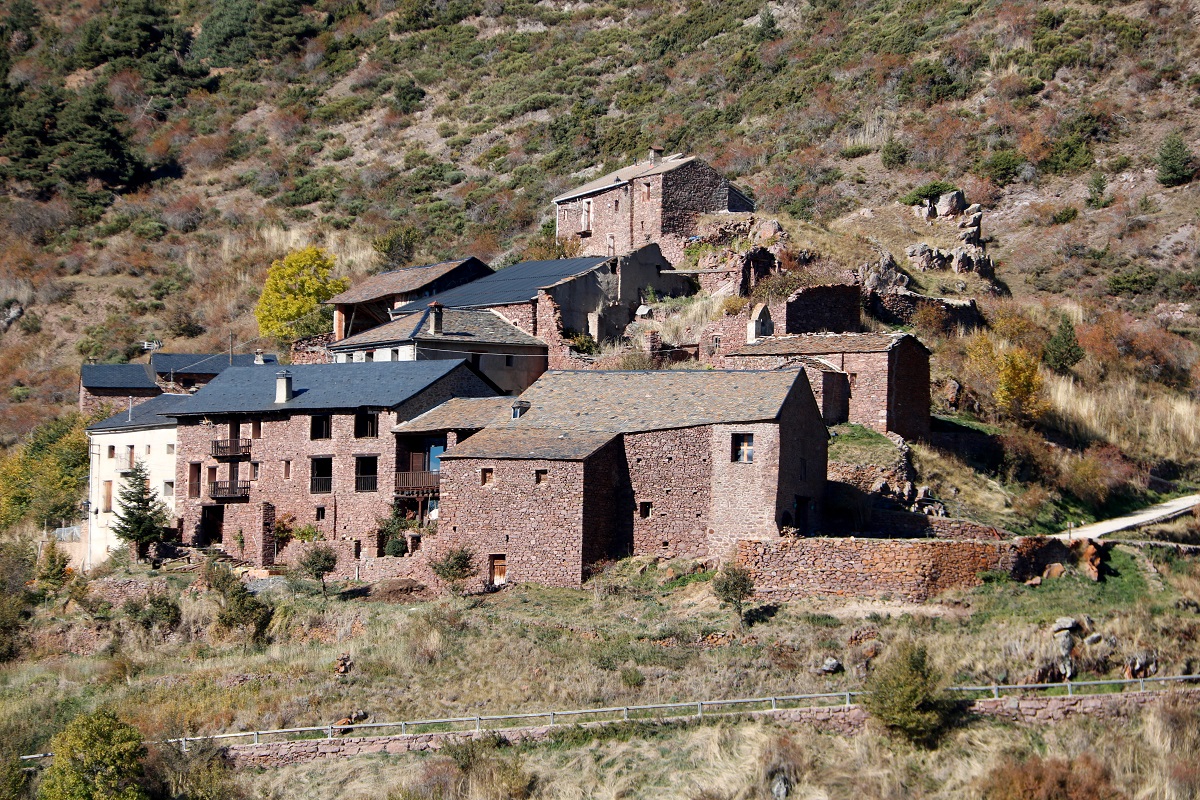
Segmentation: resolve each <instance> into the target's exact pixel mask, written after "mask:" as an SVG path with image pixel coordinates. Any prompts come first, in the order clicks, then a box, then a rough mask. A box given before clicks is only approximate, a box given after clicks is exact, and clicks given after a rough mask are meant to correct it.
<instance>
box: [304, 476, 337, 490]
mask: <svg viewBox="0 0 1200 800" xmlns="http://www.w3.org/2000/svg"><path fill="white" fill-rule="evenodd" d="M308 491H309V493H310V494H329V493H330V492H332V491H333V478H332V477H329V478H318V477H316V476H313V477H311V478H309V479H308Z"/></svg>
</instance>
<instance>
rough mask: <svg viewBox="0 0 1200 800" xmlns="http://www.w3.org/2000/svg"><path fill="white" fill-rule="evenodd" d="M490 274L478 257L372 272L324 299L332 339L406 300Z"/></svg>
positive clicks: (386, 318)
mask: <svg viewBox="0 0 1200 800" xmlns="http://www.w3.org/2000/svg"><path fill="white" fill-rule="evenodd" d="M491 274H492V268H491V267H489V266H488V265H487V264H485V263H483V262H482V261H480V260H479V259H478V258H474V257H470V258H464V259H460V260H457V261H442V262H440V263H437V264H424V265H421V266H412V267H403V268H401V269H394V270H390V271H388V272H381V273H379V274H378V275H372V276H371V277H369V278H365V279H363V280H361V281H358V282H357V283H355V285H354V286H352V287H350V288H349V289H347V290H346V291H344V292H342V293H341V294H339V295H335V296H334V297H331V298H330V299H329V300H327V301H325V302H326V304H327V305H331V306H333V341H334V342H340V341H341V340H342V339H346V338H348V337H351V336H354V335H356V334H359V333H362V332H363V331H367V330H370V329H371V328H374V327H377V326H379V325H386V324H387V323H388V322H390V321H391V319H392V315H391V312H392V311H393V310H394V309H396V308H398V307H399V306H402V305H404V304H406V303H411V302H413V301H416V300H420V299H421V298H424V297H431V296H433V295H435V294H438V293H440V292H444V291H446V290H448V289H453V288H454V287H456V286H462V285H463V284H466V283H470V282H471V281H475V280H478V279H480V278H484V277H486V276H488V275H491Z"/></svg>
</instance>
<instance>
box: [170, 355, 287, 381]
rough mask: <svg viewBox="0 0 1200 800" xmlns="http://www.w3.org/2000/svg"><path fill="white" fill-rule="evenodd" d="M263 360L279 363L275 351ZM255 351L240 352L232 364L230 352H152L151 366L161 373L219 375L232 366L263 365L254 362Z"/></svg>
mask: <svg viewBox="0 0 1200 800" xmlns="http://www.w3.org/2000/svg"><path fill="white" fill-rule="evenodd" d="M262 358H263V362H264V364H265V365H267V366H272V365H275V364H278V363H279V359H278V358H276V357H275V354H274V353H263V356H262ZM254 359H255V355H254V353H238V354H236V355H234V357H233V363H232V364H230V363H229V362H230V358H229V353H158V352H155V353H152V354H151V355H150V368H151V369H153V370H154V372H155V373H157V374H159V375H170V374H171V373H172V372H176V373H179V374H180V375H219V374H220V373H221V372H223V371H224V370H226V369H228V368H229V367H231V366H234V367H253V366H259V367H261V366H263V364H255V363H254Z"/></svg>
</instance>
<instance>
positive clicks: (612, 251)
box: [608, 233, 617, 256]
mask: <svg viewBox="0 0 1200 800" xmlns="http://www.w3.org/2000/svg"><path fill="white" fill-rule="evenodd" d="M608 254H609V255H610V256H615V255H616V254H617V237H615V236H613V235H612V234H611V233H610V234H609V235H608Z"/></svg>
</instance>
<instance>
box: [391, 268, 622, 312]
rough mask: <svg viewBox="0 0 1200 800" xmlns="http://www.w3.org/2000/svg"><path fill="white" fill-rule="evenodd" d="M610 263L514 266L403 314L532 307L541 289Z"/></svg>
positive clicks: (429, 299)
mask: <svg viewBox="0 0 1200 800" xmlns="http://www.w3.org/2000/svg"><path fill="white" fill-rule="evenodd" d="M608 260H610V259H609V257H607V256H587V257H583V258H559V259H555V260H553V261H523V262H521V263H520V264H513V265H512V266H511V267H505V268H504V269H502V270H498V271H497V272H493V273H492V274H491V275H487V276H485V277H482V278H480V279H479V280H477V281H471V282H470V283H465V284H463V285H462V286H456V287H454V288H453V289H447V290H446V291H444V292H442V293H440V294H435V295H434V296H433V297H424V298H421V299H420V300H414V301H413V302H411V303H409V304H408V305H405V306H401V308H400V311H410V312H411V311H421V310H423V309H424V308H425V307H427V306H428V305H429V304H430V303H432V302H434V301H437V302H439V303H441V304H442V305H444V306H445V307H446V308H486V307H488V306H506V305H511V304H513V303H528V302H529V301H531V300H533V299H534V298H535V297H537V293H538V290H539V289H545V288H546V287H547V286H553V285H554V284H556V283H558V282H560V281H563V280H566V279H567V278H574V277H576V276H579V275H583V274H585V273H587V272H591V271H592V270H594V269H595V268H596V267H598V266H599V265H600V264H603V263H604V262H605V261H608Z"/></svg>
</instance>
